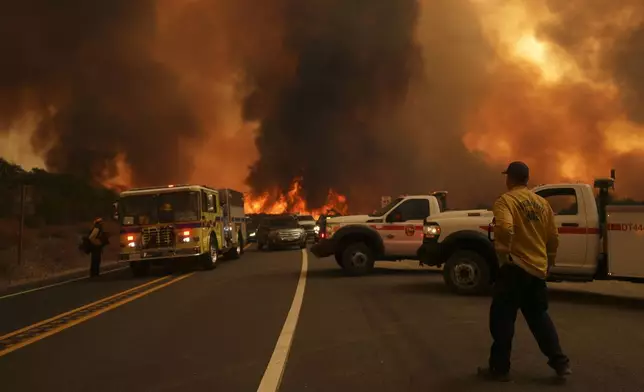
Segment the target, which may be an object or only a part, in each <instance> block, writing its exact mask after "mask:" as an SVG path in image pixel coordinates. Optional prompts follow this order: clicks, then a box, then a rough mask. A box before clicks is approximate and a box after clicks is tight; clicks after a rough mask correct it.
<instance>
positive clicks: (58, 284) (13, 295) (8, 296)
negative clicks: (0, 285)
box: [0, 244, 252, 299]
mask: <svg viewBox="0 0 644 392" xmlns="http://www.w3.org/2000/svg"><path fill="white" fill-rule="evenodd" d="M251 245H252V244H246V246H244V250H246V249H248V248H249V247H250V246H251ZM127 268H129V267H127V266H126V267H121V268H115V269H113V270H109V271H105V272H101V275H107V274H111V273H112V272H117V271H123V270H124V269H127ZM88 278H89V276H81V277H80V278H74V279H70V280H65V281H62V282H58V283H54V284H49V285H47V286H42V287H35V288H33V289H29V290H25V291H19V292H17V293H12V294H7V295H3V296H2V297H0V299H5V298H11V297H17V296H19V295H23V294H28V293H33V292H34V291H40V290H44V289H49V288H52V287H56V286H62V285H64V284H67V283H72V282H78V281H79V280H84V279H88Z"/></svg>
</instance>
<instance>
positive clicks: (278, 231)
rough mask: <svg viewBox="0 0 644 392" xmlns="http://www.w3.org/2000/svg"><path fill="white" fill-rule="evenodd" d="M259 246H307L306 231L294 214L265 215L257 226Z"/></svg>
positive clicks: (273, 247)
mask: <svg viewBox="0 0 644 392" xmlns="http://www.w3.org/2000/svg"><path fill="white" fill-rule="evenodd" d="M256 237H257V248H258V249H259V250H262V249H264V248H268V249H269V250H272V249H275V248H285V247H292V246H299V247H300V248H302V249H304V248H306V231H305V230H304V229H303V228H302V227H301V226H300V224H299V223H298V221H297V219H296V218H295V217H294V216H293V215H278V216H272V217H265V218H264V219H262V221H261V222H260V224H259V227H258V228H257V234H256Z"/></svg>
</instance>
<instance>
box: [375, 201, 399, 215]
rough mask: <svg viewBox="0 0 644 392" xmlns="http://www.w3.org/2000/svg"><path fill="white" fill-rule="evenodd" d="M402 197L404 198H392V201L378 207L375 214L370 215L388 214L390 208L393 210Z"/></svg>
mask: <svg viewBox="0 0 644 392" xmlns="http://www.w3.org/2000/svg"><path fill="white" fill-rule="evenodd" d="M402 199H403V198H402V197H399V198H397V199H394V200H392V201H391V202H390V203H389V204H387V205H386V206H384V207H380V208H378V209H377V210H376V211H374V213H373V214H369V216H383V215H384V214H386V213H387V212H388V211H389V210H391V209H392V208H394V206H395V205H396V204H398V203H400V201H401V200H402Z"/></svg>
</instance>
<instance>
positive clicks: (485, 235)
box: [418, 172, 644, 294]
mask: <svg viewBox="0 0 644 392" xmlns="http://www.w3.org/2000/svg"><path fill="white" fill-rule="evenodd" d="M614 183H615V179H614V172H613V173H612V175H611V178H605V179H598V180H595V183H594V187H595V188H597V189H598V190H599V194H598V196H597V198H595V194H594V191H593V187H592V186H590V185H587V184H550V185H541V186H538V187H536V188H534V189H533V190H534V192H535V193H537V194H538V195H540V196H542V197H543V198H545V199H546V200H547V201H548V202H549V203H550V205H551V206H552V208H553V210H554V212H555V221H556V224H557V227H558V230H559V249H558V251H557V257H556V260H555V265H554V266H553V267H552V269H551V270H550V275H549V278H548V280H549V281H556V282H561V281H579V282H590V281H593V280H626V281H635V282H637V281H644V205H609V204H608V202H609V199H610V197H609V189H611V188H613V187H614ZM492 218H493V215H492V212H491V211H482V212H477V213H470V214H468V216H462V217H456V216H455V217H444V216H441V215H440V214H439V215H438V216H436V217H428V218H427V219H426V220H425V224H424V225H423V237H424V239H423V244H422V245H421V247H420V248H419V249H418V259H419V260H420V262H421V263H422V264H425V265H429V266H443V278H444V280H445V283H446V284H447V285H448V286H449V287H450V288H451V289H452V290H453V291H454V292H456V293H458V294H477V293H482V292H485V291H487V289H488V288H489V286H490V285H491V284H492V283H493V282H494V278H495V275H496V272H497V270H498V262H497V259H496V255H495V252H494V246H493V243H492V241H493V238H492V235H491V224H492V223H491V222H492Z"/></svg>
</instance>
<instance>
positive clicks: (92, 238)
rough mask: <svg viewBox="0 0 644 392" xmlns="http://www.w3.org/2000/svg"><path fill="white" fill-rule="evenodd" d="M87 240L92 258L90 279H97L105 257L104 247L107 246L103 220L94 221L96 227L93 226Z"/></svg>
mask: <svg viewBox="0 0 644 392" xmlns="http://www.w3.org/2000/svg"><path fill="white" fill-rule="evenodd" d="M87 239H88V240H89V250H90V257H91V265H90V269H89V276H90V278H95V277H98V276H99V275H100V273H101V257H102V255H103V247H104V246H105V245H106V243H105V231H104V230H103V219H102V218H96V219H94V225H93V226H92V230H91V231H90V232H89V235H88V236H87Z"/></svg>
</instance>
